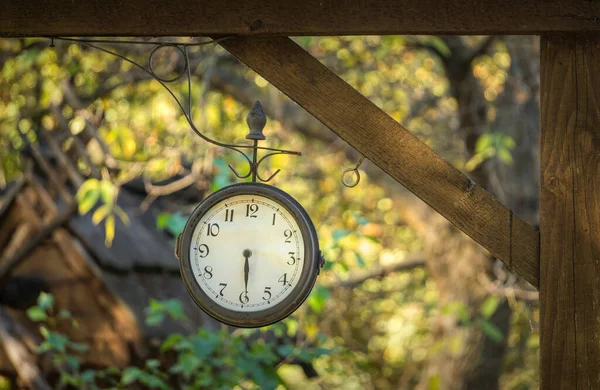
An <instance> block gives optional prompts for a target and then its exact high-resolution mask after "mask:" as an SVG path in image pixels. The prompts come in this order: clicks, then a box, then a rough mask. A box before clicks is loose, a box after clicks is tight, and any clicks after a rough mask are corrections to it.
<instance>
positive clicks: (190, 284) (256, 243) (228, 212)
mask: <svg viewBox="0 0 600 390" xmlns="http://www.w3.org/2000/svg"><path fill="white" fill-rule="evenodd" d="M177 252H178V253H179V254H180V255H181V259H180V269H181V275H182V277H183V280H184V283H185V286H186V288H187V290H188V292H189V293H190V295H191V296H192V298H193V299H194V301H195V302H196V303H197V304H198V306H200V308H202V309H203V310H204V311H205V312H206V313H208V314H209V315H211V316H212V317H214V318H216V319H217V320H219V321H221V322H224V323H226V324H229V325H233V326H238V327H259V326H265V325H269V324H272V323H273V322H276V321H279V320H281V319H283V318H285V317H287V316H288V315H290V314H291V313H292V312H294V310H296V309H297V308H298V307H299V306H300V305H301V304H302V302H303V301H304V300H305V299H306V297H307V296H308V294H309V293H310V291H311V289H312V287H313V286H314V283H315V280H316V278H317V275H318V273H319V270H320V266H321V256H320V252H319V243H318V239H317V235H316V232H315V228H314V226H313V224H312V222H311V220H310V218H309V216H308V214H307V213H306V211H305V210H304V209H303V208H302V206H300V204H299V203H298V202H297V201H296V200H294V198H292V197H291V196H290V195H288V194H287V193H285V192H283V191H281V190H279V189H277V188H275V187H271V186H268V185H265V184H259V183H242V184H235V185H232V186H229V187H226V188H224V189H222V190H220V191H217V192H216V193H214V194H212V195H211V196H209V197H208V198H207V199H205V200H204V201H203V202H202V203H200V205H198V207H197V208H196V210H194V212H193V213H192V215H191V216H190V219H189V220H188V222H187V224H186V227H185V229H184V231H183V233H182V234H181V236H180V238H179V239H178V249H177Z"/></svg>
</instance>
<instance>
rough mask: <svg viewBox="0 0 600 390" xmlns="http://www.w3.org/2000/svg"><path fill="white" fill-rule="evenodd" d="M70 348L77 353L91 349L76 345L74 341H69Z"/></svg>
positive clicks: (83, 345)
mask: <svg viewBox="0 0 600 390" xmlns="http://www.w3.org/2000/svg"><path fill="white" fill-rule="evenodd" d="M69 348H71V349H73V350H75V351H77V352H85V351H87V350H88V349H90V347H88V346H87V345H86V344H81V343H75V342H72V341H69Z"/></svg>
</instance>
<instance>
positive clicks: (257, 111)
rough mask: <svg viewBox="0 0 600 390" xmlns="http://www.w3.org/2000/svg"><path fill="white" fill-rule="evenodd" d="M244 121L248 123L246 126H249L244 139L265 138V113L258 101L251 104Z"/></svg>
mask: <svg viewBox="0 0 600 390" xmlns="http://www.w3.org/2000/svg"><path fill="white" fill-rule="evenodd" d="M246 123H247V124H248V128H250V132H249V133H248V135H246V139H253V140H264V139H267V137H265V135H264V134H263V129H264V128H265V125H266V124H267V116H266V115H265V111H264V110H263V108H262V106H261V105H260V102H259V101H257V102H256V103H254V105H253V106H252V109H251V110H250V112H249V113H248V116H247V117H246Z"/></svg>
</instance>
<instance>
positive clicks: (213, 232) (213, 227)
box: [206, 223, 220, 237]
mask: <svg viewBox="0 0 600 390" xmlns="http://www.w3.org/2000/svg"><path fill="white" fill-rule="evenodd" d="M219 230H220V229H219V224H216V223H209V224H208V229H207V230H206V235H207V236H213V237H216V236H218V235H219Z"/></svg>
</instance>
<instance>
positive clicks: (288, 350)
mask: <svg viewBox="0 0 600 390" xmlns="http://www.w3.org/2000/svg"><path fill="white" fill-rule="evenodd" d="M293 352H294V348H293V347H290V346H289V345H280V346H278V347H277V353H278V354H279V355H281V356H282V357H286V356H290V355H291V354H292V353H293Z"/></svg>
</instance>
